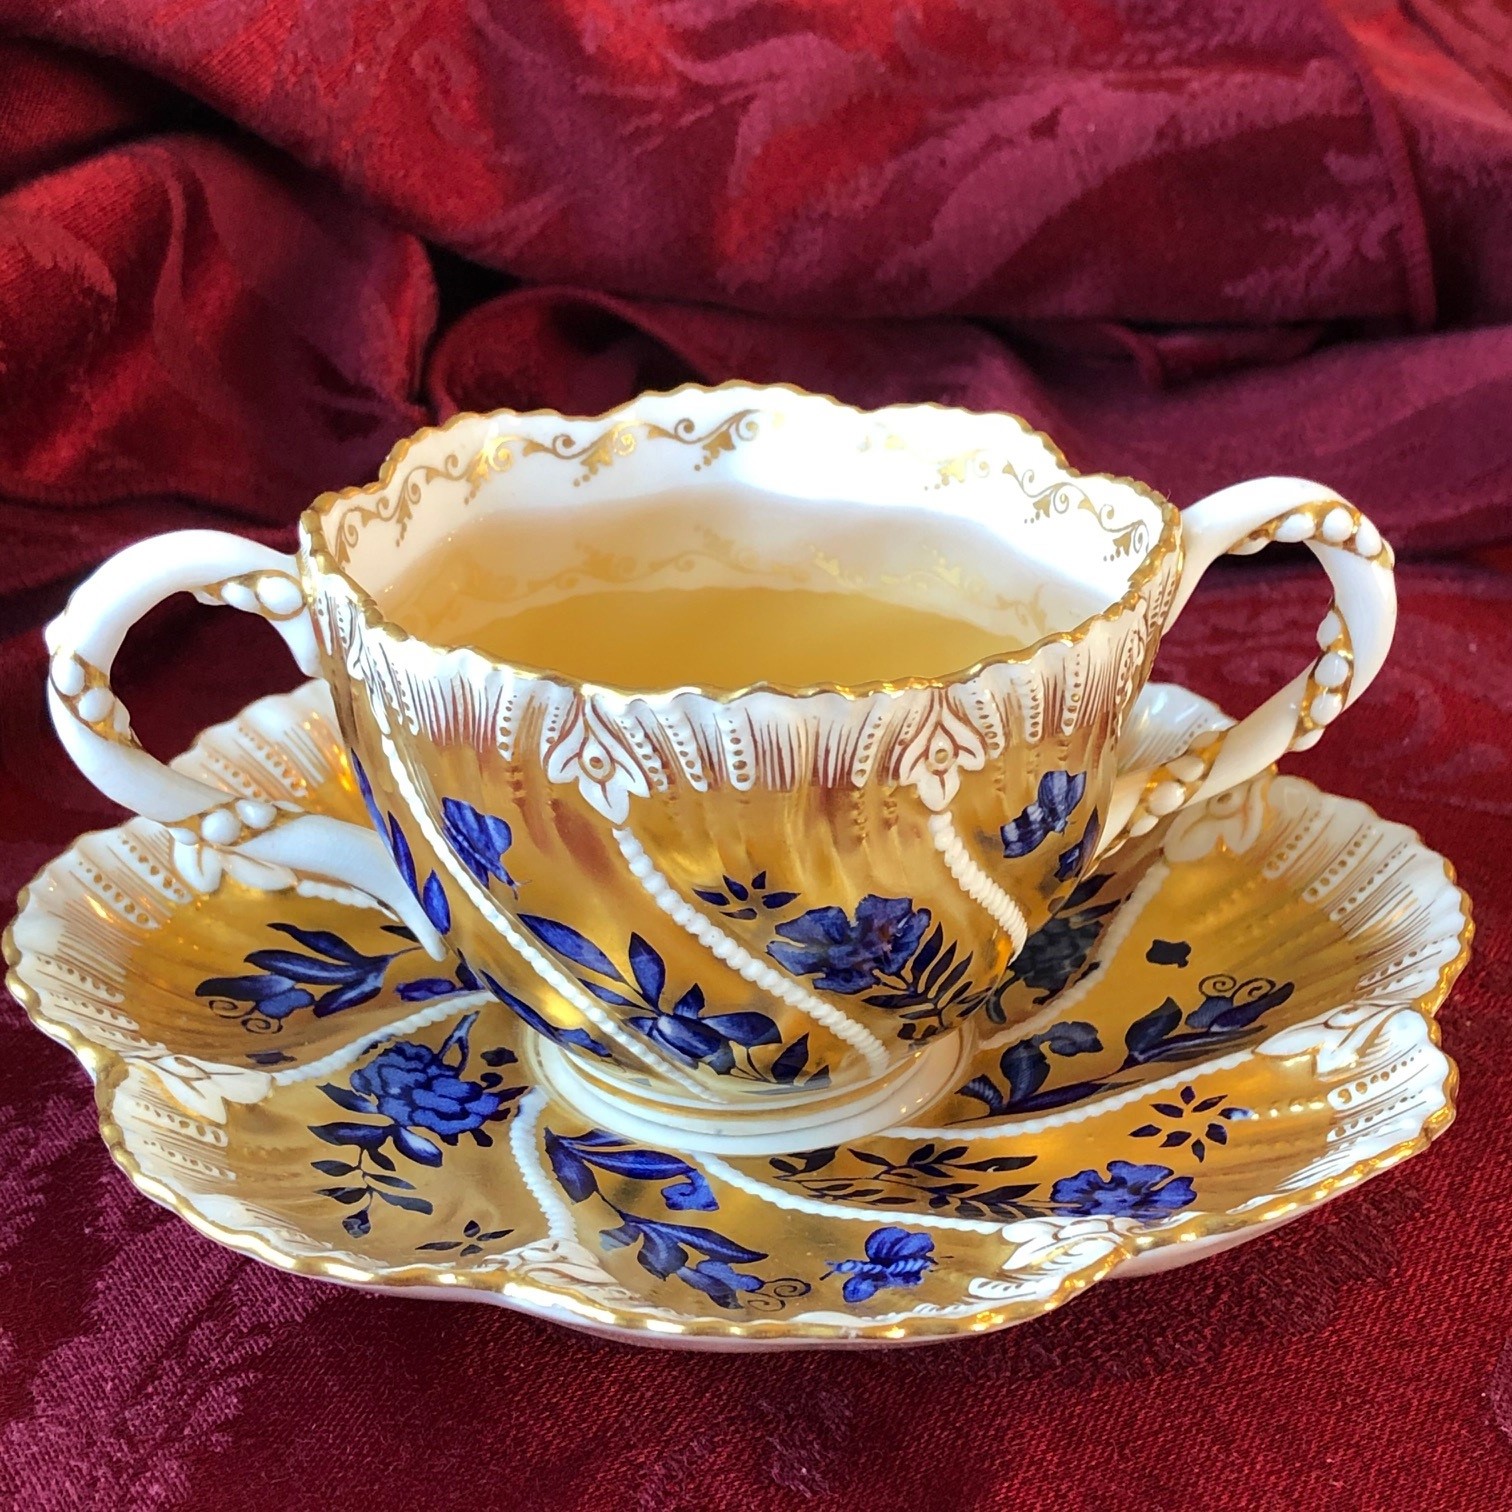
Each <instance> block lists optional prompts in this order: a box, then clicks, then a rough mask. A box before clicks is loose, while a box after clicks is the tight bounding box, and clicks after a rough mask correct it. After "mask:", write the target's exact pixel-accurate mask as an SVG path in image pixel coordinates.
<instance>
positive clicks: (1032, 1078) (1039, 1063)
mask: <svg viewBox="0 0 1512 1512" xmlns="http://www.w3.org/2000/svg"><path fill="white" fill-rule="evenodd" d="M998 1064H999V1065H1000V1066H1001V1067H1002V1071H1003V1075H1004V1076H1005V1077H1007V1079H1008V1096H1009V1100H1010V1101H1011V1102H1023V1101H1024V1099H1025V1098H1027V1097H1032V1096H1033V1095H1034V1094H1035V1093H1036V1092H1038V1091H1039V1089H1040V1087H1041V1086H1042V1085H1043V1084H1044V1081H1045V1078H1046V1077H1047V1076H1049V1075H1050V1061H1049V1059H1048V1058H1047V1056H1046V1055H1045V1052H1044V1051H1043V1050H1041V1049H1040V1047H1039V1046H1038V1045H1036V1044H1035V1043H1034V1041H1033V1040H1032V1039H1026V1040H1020V1041H1019V1042H1018V1043H1017V1044H1016V1045H1010V1046H1009V1047H1008V1049H1006V1050H1005V1051H1004V1052H1003V1055H1002V1059H1001V1060H1000V1061H999V1062H998Z"/></svg>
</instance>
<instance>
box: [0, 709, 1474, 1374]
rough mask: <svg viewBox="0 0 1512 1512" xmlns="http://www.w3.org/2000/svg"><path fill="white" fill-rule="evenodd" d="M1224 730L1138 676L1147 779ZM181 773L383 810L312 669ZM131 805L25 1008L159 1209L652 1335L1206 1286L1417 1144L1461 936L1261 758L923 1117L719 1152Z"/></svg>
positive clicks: (1040, 964) (87, 867)
mask: <svg viewBox="0 0 1512 1512" xmlns="http://www.w3.org/2000/svg"><path fill="white" fill-rule="evenodd" d="M1226 723H1228V721H1227V720H1225V719H1224V717H1223V716H1222V715H1221V714H1220V713H1219V711H1218V710H1217V709H1215V708H1214V706H1213V705H1211V704H1209V703H1207V702H1205V701H1204V700H1202V699H1199V698H1197V697H1196V696H1195V695H1193V694H1190V693H1188V692H1186V691H1185V690H1183V689H1180V688H1177V687H1174V686H1169V685H1166V686H1161V685H1154V686H1152V687H1151V688H1149V689H1148V690H1147V691H1146V693H1145V694H1144V696H1143V697H1142V698H1141V700H1140V703H1139V705H1138V707H1137V709H1136V711H1135V713H1134V716H1133V717H1132V719H1131V721H1130V725H1129V729H1128V731H1127V732H1126V735H1125V750H1124V755H1125V757H1126V759H1127V760H1128V762H1129V764H1130V765H1144V764H1149V763H1153V762H1157V761H1159V760H1162V759H1164V758H1165V757H1166V756H1167V755H1170V754H1174V753H1176V752H1178V751H1180V750H1181V749H1183V748H1184V747H1185V746H1186V744H1187V743H1188V742H1189V740H1190V739H1191V737H1192V736H1193V735H1194V734H1196V733H1197V732H1199V731H1200V730H1203V729H1206V728H1217V727H1220V726H1222V725H1224V724H1226ZM176 765H177V766H178V767H179V769H180V770H183V771H186V772H189V773H191V774H192V775H195V776H198V777H201V778H203V779H205V780H207V781H210V782H213V783H216V784H217V785H219V786H221V787H223V788H225V789H226V790H227V791H229V792H232V793H235V794H237V795H238V796H239V797H249V798H257V799H264V800H272V801H280V802H289V803H293V804H296V805H298V806H300V807H302V808H304V809H306V810H308V811H312V812H318V813H329V814H334V815H338V816H340V817H345V818H356V819H360V818H361V816H362V812H363V806H362V800H361V798H360V796H359V795H358V792H357V788H356V784H355V782H354V781H353V779H352V775H351V771H350V767H349V765H348V762H347V757H346V753H345V749H344V746H343V743H342V739H341V735H340V733H339V730H338V729H337V726H336V722H335V718H334V715H333V712H332V709H331V704H330V699H329V695H328V694H327V691H326V689H325V687H324V686H323V685H322V684H319V683H310V684H307V685H305V686H304V687H302V688H300V689H298V690H297V691H295V692H294V693H291V694H286V695H279V696H276V697H272V698H265V699H262V700H260V701H258V702H257V703H254V704H252V705H250V706H249V707H248V708H247V709H246V710H245V711H243V713H242V714H241V715H240V716H239V717H238V718H237V719H235V720H234V721H231V722H230V723H228V724H225V725H220V726H217V727H215V728H214V729H211V730H208V731H207V732H205V734H204V735H203V736H202V737H201V739H200V740H199V742H198V743H197V745H196V746H195V747H194V749H193V750H192V751H190V752H188V753H187V754H186V755H184V756H182V757H180V758H179V760H178V762H177V763H176ZM213 860H214V857H213V855H211V856H207V855H205V854H201V853H200V848H199V847H198V846H195V845H190V844H186V843H183V842H176V841H175V840H174V839H173V838H172V837H171V836H170V835H169V833H168V832H167V831H166V830H165V829H164V828H162V827H161V826H159V825H157V824H153V823H151V822H148V821H144V820H132V821H131V822H129V823H127V824H124V825H122V826H121V827H119V828H117V829H113V830H108V831H104V832H100V833H96V834H91V835H86V836H83V837H81V838H80V839H79V840H78V841H77V842H76V843H75V844H74V846H73V847H72V848H71V849H70V850H68V851H66V852H64V853H63V855H61V856H59V857H58V858H57V859H56V860H54V861H53V862H52V863H51V864H49V865H48V866H47V867H45V868H44V869H43V870H42V872H41V873H40V874H39V875H38V876H37V877H36V878H35V880H34V881H33V882H32V884H31V885H30V887H29V888H27V889H26V891H25V892H23V894H22V896H21V900H20V912H19V913H18V915H17V917H16V919H15V921H14V922H13V924H12V926H11V929H10V930H9V931H8V932H7V935H6V942H5V952H6V959H7V961H8V962H9V964H10V967H11V970H10V973H9V976H8V984H9V986H10V988H11V990H12V991H13V992H14V993H15V995H16V997H17V998H18V999H19V1000H20V1001H21V1003H22V1004H23V1005H24V1006H25V1007H26V1009H27V1011H28V1012H29V1013H30V1015H31V1017H32V1018H33V1020H34V1021H35V1022H36V1024H37V1025H38V1027H39V1028H41V1029H42V1030H43V1032H44V1033H46V1034H48V1035H50V1036H51V1037H52V1038H54V1039H56V1040H58V1041H59V1042H60V1043H62V1044H64V1045H66V1046H67V1047H68V1048H69V1049H70V1050H72V1051H73V1053H74V1054H75V1055H77V1056H78V1058H79V1060H80V1061H81V1062H82V1063H83V1065H84V1066H85V1068H86V1070H87V1071H88V1072H89V1073H90V1075H91V1076H92V1077H93V1078H94V1081H95V1084H96V1103H97V1108H98V1113H99V1119H100V1129H101V1133H102V1135H103V1137H104V1139H105V1142H106V1144H107V1145H108V1147H109V1148H110V1151H111V1154H112V1156H113V1157H114V1158H115V1160H116V1162H117V1164H118V1165H120V1167H121V1168H122V1170H124V1171H125V1172H126V1174H127V1176H128V1177H129V1178H130V1179H131V1181H132V1182H134V1183H135V1184H136V1186H137V1187H138V1188H140V1190H141V1191H142V1192H143V1193H145V1194H146V1195H147V1196H148V1197H150V1198H152V1199H153V1200H154V1201H156V1202H159V1203H161V1204H162V1205H164V1206H166V1207H168V1208H171V1209H172V1210H173V1211H174V1212H175V1213H177V1214H179V1216H180V1217H182V1218H184V1219H186V1220H187V1221H188V1222H189V1223H191V1224H193V1225H194V1227H195V1228H197V1229H199V1230H200V1231H201V1232H202V1233H204V1234H207V1235H209V1236H210V1237H211V1238H213V1239H215V1240H217V1241H218V1242H220V1243H222V1244H224V1245H227V1246H229V1247H230V1248H232V1249H235V1250H238V1251H241V1252H242V1253H245V1254H249V1255H252V1256H254V1257H256V1258H257V1259H259V1260H263V1261H266V1262H267V1263H269V1264H272V1265H277V1266H279V1267H281V1268H283V1269H285V1270H290V1271H296V1272H299V1273H300V1274H304V1275H312V1276H319V1277H323V1278H325V1279H327V1280H332V1281H338V1282H343V1283H346V1284H348V1285H352V1286H357V1287H363V1288H367V1289H370V1290H374V1291H403V1292H407V1293H410V1294H419V1295H428V1296H444V1297H454V1298H464V1299H469V1300H476V1301H489V1302H496V1303H502V1304H503V1305H505V1306H510V1307H515V1308H519V1309H520V1310H522V1311H524V1312H528V1313H531V1314H534V1315H536V1316H539V1317H545V1318H550V1319H553V1320H555V1321H558V1322H562V1323H567V1324H570V1325H573V1326H576V1327H579V1328H584V1329H588V1330H591V1331H594V1332H597V1333H600V1334H605V1335H608V1336H612V1337H616V1338H622V1339H627V1340H632V1341H635V1342H640V1343H663V1344H679V1345H692V1346H704V1347H713V1348H721V1347H723V1348H736V1347H763V1346H769V1347H770V1346H789V1347H790V1346H796V1345H822V1344H860V1343H886V1342H893V1341H904V1340H906V1341H922V1340H931V1339H943V1338H950V1337H956V1336H959V1335H962V1334H968V1333H981V1332H986V1331H989V1330H992V1329H996V1328H1002V1327H1005V1326H1007V1325H1010V1324H1014V1323H1020V1322H1023V1321H1025V1320H1027V1319H1029V1318H1032V1317H1035V1316H1037V1315H1039V1314H1041V1313H1043V1312H1046V1311H1048V1310H1049V1309H1051V1308H1053V1307H1056V1306H1058V1305H1059V1304H1060V1303H1062V1302H1064V1301H1067V1300H1069V1299H1070V1298H1071V1297H1073V1296H1075V1295H1076V1294H1077V1293H1079V1292H1080V1291H1082V1290H1084V1289H1085V1288H1087V1287H1088V1286H1091V1285H1092V1284H1094V1283H1095V1282H1097V1281H1100V1280H1102V1279H1103V1278H1105V1277H1108V1276H1114V1275H1117V1276H1134V1275H1141V1274H1147V1273H1149V1272H1153V1271H1157V1270H1163V1269H1168V1268H1170V1267H1173V1266H1177V1265H1182V1264H1185V1263H1186V1262H1188V1261H1190V1260H1195V1259H1198V1258H1200V1257H1202V1256H1204V1255H1208V1254H1212V1253H1214V1252H1216V1251H1218V1250H1220V1249H1225V1248H1227V1247H1229V1246H1231V1245H1234V1244H1238V1243H1241V1242H1243V1241H1244V1240H1246V1239H1250V1238H1253V1237H1255V1236H1256V1235H1257V1234H1260V1233H1263V1232H1265V1231H1267V1230H1268V1229H1271V1228H1274V1227H1276V1226H1277V1225H1279V1224H1282V1223H1285V1222H1287V1221H1288V1220H1289V1219H1291V1218H1295V1217H1297V1216H1299V1215H1300V1214H1302V1213H1304V1212H1306V1211H1308V1210H1309V1209H1311V1208H1313V1207H1316V1206H1318V1205H1319V1204H1320V1203H1322V1202H1324V1201H1327V1200H1328V1199H1330V1198H1332V1197H1334V1196H1336V1195H1338V1194H1339V1193H1341V1192H1343V1191H1345V1190H1346V1189H1347V1188H1349V1187H1351V1186H1354V1185H1356V1184H1357V1183H1359V1182H1361V1181H1363V1180H1365V1179H1367V1178H1368V1177H1370V1176H1372V1175H1374V1174H1376V1173H1377V1172H1379V1171H1382V1170H1385V1169H1387V1168H1388V1167H1390V1166H1392V1165H1395V1164H1396V1163H1397V1162H1399V1161H1401V1160H1404V1159H1406V1158H1407V1157H1408V1156H1410V1155H1412V1154H1415V1153H1416V1152H1417V1151H1419V1150H1421V1149H1423V1148H1425V1147H1426V1146H1427V1144H1428V1143H1429V1141H1430V1140H1432V1139H1433V1138H1435V1137H1436V1136H1437V1135H1438V1134H1440V1133H1441V1132H1442V1131H1443V1130H1444V1129H1445V1128H1447V1127H1448V1125H1449V1123H1450V1121H1451V1119H1452V1117H1453V1105H1454V1090H1455V1082H1456V1072H1455V1068H1454V1065H1453V1063H1452V1062H1451V1061H1449V1060H1448V1059H1447V1057H1446V1056H1445V1055H1444V1054H1443V1053H1442V1051H1440V1049H1439V1048H1438V1035H1437V1030H1436V1026H1435V1024H1434V1019H1433V1015H1434V1013H1435V1011H1436V1010H1437V1008H1438V1006H1439V1004H1440V1003H1441V1002H1442V1001H1443V999H1444V997H1445V995H1446V994H1447V992H1448V991H1449V988H1450V986H1451V985H1452V983H1453V981H1454V979H1455V977H1456V976H1457V975H1458V973H1459V971H1460V970H1461V968H1462V967H1463V966H1464V964H1465V961H1466V959H1467V957H1468V952H1469V941H1470V933H1471V926H1470V918H1469V905H1468V901H1467V899H1466V898H1465V896H1464V894H1463V893H1462V892H1460V890H1459V889H1458V888H1457V887H1456V886H1455V883H1454V877H1453V872H1452V870H1451V869H1450V867H1449V865H1448V863H1447V862H1445V861H1444V860H1443V858H1442V857H1440V856H1438V855H1436V854H1434V853H1433V852H1432V851H1430V850H1428V849H1427V848H1426V847H1425V846H1424V845H1423V844H1422V843H1421V841H1419V840H1418V838H1417V837H1416V836H1415V835H1414V834H1413V833H1412V832H1411V831H1409V830H1408V829H1406V828H1404V827H1403V826H1401V825H1397V824H1392V823H1388V822H1387V821H1385V820H1382V819H1380V818H1378V817H1377V816H1376V815H1375V814H1374V813H1372V812H1371V811H1370V810H1369V809H1368V808H1366V807H1365V806H1364V805H1363V804H1360V803H1356V802H1352V801H1349V800H1346V799H1342V798H1337V797H1333V796H1330V795H1328V794H1326V793H1323V792H1320V791H1319V790H1318V789H1317V788H1315V787H1313V786H1312V785H1311V784H1309V783H1306V782H1303V781H1300V780H1298V779H1296V778H1292V777H1279V776H1276V775H1274V774H1270V775H1266V776H1264V777H1261V778H1259V779H1257V780H1255V781H1253V782H1251V783H1249V784H1248V785H1247V786H1245V787H1243V788H1241V789H1238V790H1236V791H1234V792H1231V793H1227V794H1224V795H1222V796H1220V797H1218V798H1216V799H1213V800H1211V801H1209V802H1207V803H1206V804H1203V805H1200V806H1197V807H1196V808H1194V809H1192V810H1189V811H1185V812H1183V813H1181V814H1178V815H1177V816H1175V817H1174V818H1173V819H1170V820H1167V821H1164V822H1163V823H1162V825H1161V826H1160V827H1159V828H1157V829H1155V830H1154V831H1152V832H1151V833H1150V834H1148V835H1146V836H1144V837H1142V838H1141V839H1139V840H1136V841H1133V842H1130V843H1129V844H1127V845H1126V846H1124V847H1123V849H1121V850H1120V851H1119V852H1117V854H1116V855H1115V856H1114V857H1112V858H1111V859H1110V860H1109V861H1107V862H1106V863H1105V864H1104V865H1103V866H1102V867H1100V868H1099V869H1098V871H1097V874H1096V875H1094V876H1091V877H1088V878H1087V879H1086V880H1085V881H1084V882H1082V884H1081V885H1080V886H1078V887H1077V889H1076V891H1075V892H1074V893H1073V894H1071V895H1070V897H1069V898H1068V899H1067V900H1066V902H1065V904H1064V905H1063V906H1062V908H1061V909H1060V911H1059V912H1058V913H1057V914H1056V915H1055V916H1054V917H1053V918H1052V919H1051V920H1050V922H1049V923H1048V924H1047V925H1046V926H1045V927H1044V928H1043V929H1041V930H1039V931H1038V932H1037V933H1036V934H1034V935H1032V936H1031V937H1030V939H1029V941H1028V943H1027V944H1026V946H1025V947H1024V949H1023V951H1022V952H1021V953H1020V954H1019V956H1018V957H1017V959H1016V960H1015V961H1014V963H1013V969H1012V973H1011V975H1010V978H1009V980H1008V982H1007V983H1006V985H1005V986H1004V988H1003V990H1002V993H1001V994H1000V996H999V997H997V998H996V1000H994V1001H992V1002H991V1003H989V1004H988V1005H987V1006H986V1007H985V1008H984V1009H983V1010H982V1011H983V1012H984V1013H985V1014H986V1015H987V1017H988V1021H989V1022H988V1030H989V1032H988V1033H986V1034H985V1035H983V1036H982V1037H981V1038H980V1040H979V1045H978V1048H977V1049H976V1050H975V1052H974V1053H972V1054H970V1055H969V1056H965V1057H964V1058H963V1059H962V1060H961V1061H959V1062H958V1063H957V1064H956V1065H955V1066H954V1067H953V1068H951V1069H950V1074H949V1076H948V1079H947V1081H946V1083H945V1091H944V1092H943V1093H942V1094H941V1096H940V1097H939V1098H938V1099H937V1100H936V1101H935V1102H933V1103H932V1104H930V1105H929V1106H928V1107H927V1108H926V1109H925V1110H924V1111H923V1112H921V1113H917V1114H914V1115H912V1116H911V1118H910V1121H909V1122H908V1123H907V1124H906V1125H900V1126H896V1127H891V1128H888V1129H886V1130H884V1131H883V1132H881V1133H877V1134H871V1135H868V1136H866V1137H864V1138H855V1139H845V1138H837V1139H836V1140H835V1141H834V1142H832V1143H828V1144H822V1145H820V1147H817V1148H809V1149H799V1150H785V1151H783V1152H781V1153H774V1152H772V1151H771V1150H765V1151H753V1150H748V1149H744V1148H742V1147H741V1146H740V1142H739V1141H734V1142H733V1144H726V1145H723V1146H721V1147H720V1148H719V1149H718V1150H717V1152H716V1151H715V1150H713V1149H711V1148H709V1147H708V1145H707V1144H705V1145H704V1146H703V1147H701V1148H700V1149H699V1150H694V1149H692V1148H689V1146H688V1143H687V1139H686V1136H679V1135H674V1134H673V1133H672V1132H671V1131H669V1130H661V1131H660V1137H657V1134H658V1131H657V1130H656V1129H655V1128H646V1127H638V1126H630V1125H633V1124H634V1120H631V1121H630V1125H627V1124H626V1123H624V1122H622V1123H621V1125H620V1127H617V1128H616V1127H611V1126H610V1122H609V1121H608V1120H606V1119H605V1118H603V1117H602V1116H601V1115H602V1113H603V1111H604V1110H603V1109H598V1108H595V1109H592V1110H589V1109H587V1108H585V1107H584V1106H582V1105H581V1104H580V1102H578V1101H574V1100H572V1098H571V1097H569V1095H568V1094H566V1093H564V1091H563V1090H562V1087H563V1085H564V1083H563V1082H562V1081H561V1079H560V1077H559V1076H558V1075H557V1071H556V1070H555V1069H554V1066H555V1064H556V1063H555V1061H554V1060H553V1057H552V1055H551V1053H550V1047H549V1046H548V1045H547V1044H546V1041H545V1040H544V1039H543V1038H542V1036H540V1035H537V1034H535V1033H533V1032H532V1030H531V1029H530V1028H529V1027H527V1024H528V1020H529V1018H530V1015H531V1010H530V1008H529V1006H528V1005H522V1004H518V1003H516V1004H514V1005H512V1006H511V1005H506V1004H505V1003H504V1002H502V1001H500V1000H498V999H496V998H495V997H493V996H492V995H491V994H490V993H489V992H488V991H486V990H484V988H483V984H481V983H480V982H479V980H478V979H477V977H475V976H474V975H473V973H472V972H471V970H470V969H469V968H468V966H467V965H466V963H465V962H463V961H462V960H461V959H460V958H456V957H453V958H451V959H449V960H448V961H446V962H443V963H438V962H436V961H433V960H432V959H430V958H429V957H428V956H427V955H426V954H425V952H424V951H423V950H421V949H420V948H419V947H418V946H417V945H416V944H415V942H414V940H413V937H412V936H410V935H409V933H408V932H407V931H406V930H405V929H404V928H403V926H401V925H399V924H397V923H395V922H394V921H393V920H392V919H391V917H390V916H389V915H387V914H386V913H384V912H383V911H382V910H381V908H380V907H379V906H378V905H377V904H376V903H375V902H374V901H373V900H372V899H371V898H369V897H367V896H366V895H365V894H362V893H358V892H354V891H351V890H349V889H345V888H341V887H336V886H332V885H330V884H328V883H325V882H320V881H317V880H315V879H312V878H310V877H305V876H300V875H297V874H295V873H293V872H290V873H288V875H287V876H286V877H280V878H273V879H270V878H266V877H263V878H260V879H259V880H261V881H263V882H265V883H266V882H268V881H274V882H277V883H279V884H281V885H280V886H278V887H276V888H274V889H271V890H262V889H259V888H254V887H251V886H248V885H247V883H246V881H244V880H243V879H241V878H239V877H238V876H237V875H236V874H235V872H234V870H233V869H231V868H221V867H219V866H216V865H214V864H208V863H213Z"/></svg>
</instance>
